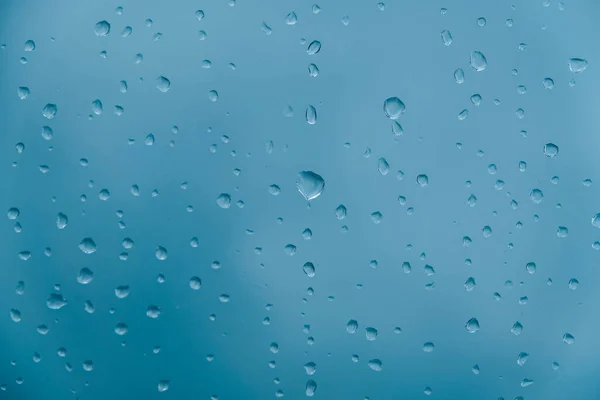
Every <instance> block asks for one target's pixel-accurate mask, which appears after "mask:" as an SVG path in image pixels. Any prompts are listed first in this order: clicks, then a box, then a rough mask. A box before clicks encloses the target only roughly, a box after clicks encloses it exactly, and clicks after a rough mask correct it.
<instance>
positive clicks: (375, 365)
mask: <svg viewBox="0 0 600 400" xmlns="http://www.w3.org/2000/svg"><path fill="white" fill-rule="evenodd" d="M367 365H368V366H369V368H371V369H372V370H373V371H377V372H379V371H381V370H382V369H383V363H382V362H381V360H380V359H378V358H374V359H372V360H369V362H368V363H367Z"/></svg>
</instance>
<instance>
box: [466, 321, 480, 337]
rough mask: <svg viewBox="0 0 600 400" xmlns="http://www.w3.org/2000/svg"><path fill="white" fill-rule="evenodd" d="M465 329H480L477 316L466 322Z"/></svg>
mask: <svg viewBox="0 0 600 400" xmlns="http://www.w3.org/2000/svg"><path fill="white" fill-rule="evenodd" d="M465 329H466V330H467V332H469V333H475V332H477V331H478V330H479V321H477V318H471V319H470V320H468V321H467V323H466V324H465Z"/></svg>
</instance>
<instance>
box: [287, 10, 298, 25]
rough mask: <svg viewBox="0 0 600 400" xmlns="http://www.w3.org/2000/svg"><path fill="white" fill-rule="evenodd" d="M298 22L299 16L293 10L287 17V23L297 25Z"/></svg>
mask: <svg viewBox="0 0 600 400" xmlns="http://www.w3.org/2000/svg"><path fill="white" fill-rule="evenodd" d="M297 22H298V16H297V15H296V13H295V12H293V11H292V12H291V13H289V14H288V15H287V16H286V17H285V23H286V24H287V25H296V23H297Z"/></svg>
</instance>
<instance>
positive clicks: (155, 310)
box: [146, 304, 162, 318]
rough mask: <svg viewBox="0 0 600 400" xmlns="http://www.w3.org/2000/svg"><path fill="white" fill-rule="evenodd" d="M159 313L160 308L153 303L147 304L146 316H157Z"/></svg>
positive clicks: (160, 311)
mask: <svg viewBox="0 0 600 400" xmlns="http://www.w3.org/2000/svg"><path fill="white" fill-rule="evenodd" d="M161 313H162V310H161V309H160V307H158V306H155V305H153V304H152V305H149V306H148V308H147V309H146V316H148V318H158V317H159V316H160V314H161Z"/></svg>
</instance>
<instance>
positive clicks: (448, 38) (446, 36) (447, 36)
mask: <svg viewBox="0 0 600 400" xmlns="http://www.w3.org/2000/svg"><path fill="white" fill-rule="evenodd" d="M441 36H442V41H443V42H444V45H445V46H450V45H451V44H452V34H451V33H450V31H448V30H445V29H444V30H443V31H442V33H441Z"/></svg>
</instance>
